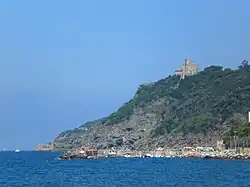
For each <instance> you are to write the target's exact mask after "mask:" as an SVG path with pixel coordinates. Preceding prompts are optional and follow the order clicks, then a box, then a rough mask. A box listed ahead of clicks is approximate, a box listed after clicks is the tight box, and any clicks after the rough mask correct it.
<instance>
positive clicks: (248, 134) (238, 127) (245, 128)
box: [223, 122, 250, 147]
mask: <svg viewBox="0 0 250 187" xmlns="http://www.w3.org/2000/svg"><path fill="white" fill-rule="evenodd" d="M234 136H237V137H238V138H239V139H240V142H239V144H242V142H243V141H242V140H244V139H246V140H250V123H248V122H247V123H240V124H235V125H233V126H232V127H231V129H230V131H228V132H226V133H225V134H224V137H223V140H224V142H225V144H226V146H227V147H228V146H229V144H230V137H231V140H232V138H233V137H234Z"/></svg>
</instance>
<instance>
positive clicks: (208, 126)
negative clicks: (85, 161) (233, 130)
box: [74, 61, 250, 137]
mask: <svg viewBox="0 0 250 187" xmlns="http://www.w3.org/2000/svg"><path fill="white" fill-rule="evenodd" d="M157 102H158V105H157V106H156V105H155V103H157ZM159 103H160V104H159ZM138 108H140V110H142V111H145V113H147V111H148V110H147V111H146V110H145V108H147V109H148V108H151V109H152V112H154V113H155V114H156V116H157V117H156V118H155V120H156V121H157V125H156V126H155V130H154V131H153V132H152V137H157V136H161V135H167V134H170V133H178V132H182V133H184V134H188V133H192V134H195V133H204V135H206V134H207V133H208V131H216V130H218V129H220V125H221V124H222V123H223V122H225V121H226V120H228V119H229V118H231V117H232V116H233V114H237V113H239V114H244V115H246V116H247V112H248V111H250V65H248V62H247V61H243V63H242V64H241V65H240V66H239V68H238V69H236V70H232V69H229V68H227V69H223V67H221V66H210V67H207V68H205V69H204V71H201V72H199V73H198V74H196V75H193V76H188V77H186V78H185V79H184V80H180V77H178V76H175V75H174V76H169V77H167V78H164V79H161V80H159V81H157V82H155V83H151V84H144V85H141V86H140V87H139V88H138V90H137V92H136V94H135V96H134V97H133V98H132V99H131V100H130V101H129V102H127V103H125V104H124V105H123V106H122V107H120V108H119V109H118V110H117V111H116V112H114V113H112V114H111V115H110V116H108V117H106V118H102V119H100V120H96V121H93V122H88V123H86V124H85V125H95V124H102V125H116V124H118V123H121V122H126V121H128V120H129V119H130V118H131V116H132V115H133V114H134V111H135V109H138ZM85 125H83V126H81V127H84V126H85ZM227 125H228V124H227ZM231 125H232V124H231ZM228 126H230V124H229V125H228ZM243 126H244V125H243ZM237 128H238V127H237ZM239 128H240V129H241V127H239ZM242 129H243V130H238V132H239V133H240V132H241V133H243V132H244V133H245V132H246V130H245V129H246V128H245V126H244V128H243V127H242ZM74 131H75V132H77V133H76V134H77V136H78V135H79V134H81V133H83V131H82V130H81V131H76V130H74ZM247 132H248V133H249V131H247Z"/></svg>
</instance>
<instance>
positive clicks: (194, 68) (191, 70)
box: [175, 58, 199, 79]
mask: <svg viewBox="0 0 250 187" xmlns="http://www.w3.org/2000/svg"><path fill="white" fill-rule="evenodd" d="M198 71H199V65H198V64H194V63H192V61H191V60H189V59H188V58H186V59H185V61H184V64H182V66H181V68H180V69H179V70H176V71H175V73H176V75H178V76H180V77H181V79H184V78H185V76H190V75H194V74H196V73H198Z"/></svg>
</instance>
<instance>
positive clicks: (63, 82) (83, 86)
mask: <svg viewBox="0 0 250 187" xmlns="http://www.w3.org/2000/svg"><path fill="white" fill-rule="evenodd" d="M249 7H250V1H249V0H240V1H235V0H220V1H219V0H209V1H201V0H172V1H170V0H151V1H149V0H119V1H118V0H105V1H103V0H89V1H83V0H78V1H77V0H74V1H63V0H53V1H51V0H43V1H34V0H25V1H14V0H8V1H1V2H0V75H1V78H0V87H1V91H0V149H2V148H7V149H15V148H20V149H32V148H33V147H34V146H35V145H36V144H38V143H46V142H48V141H51V140H53V139H54V138H55V137H56V136H57V135H58V133H60V132H61V131H64V130H67V129H72V128H75V127H78V126H79V125H81V124H82V123H84V122H85V121H88V120H92V119H95V118H99V117H102V116H106V115H108V114H110V113H111V112H113V111H115V110H116V109H117V108H118V107H119V106H121V105H122V104H123V103H124V102H126V101H127V100H129V99H130V98H131V97H132V96H133V95H134V93H135V91H136V88H137V87H138V85H140V84H142V83H145V82H152V81H156V80H158V79H161V78H164V77H166V76H168V75H169V74H173V73H174V70H175V69H176V68H178V67H179V65H181V63H183V61H184V58H185V57H190V59H191V60H194V61H195V62H197V63H199V64H200V66H201V67H205V66H209V65H212V64H213V65H223V66H227V67H236V66H238V64H239V63H240V61H241V60H243V59H250V51H249V46H250V35H249V33H250V24H249V23H250V11H249Z"/></svg>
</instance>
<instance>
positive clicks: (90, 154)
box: [59, 151, 250, 160]
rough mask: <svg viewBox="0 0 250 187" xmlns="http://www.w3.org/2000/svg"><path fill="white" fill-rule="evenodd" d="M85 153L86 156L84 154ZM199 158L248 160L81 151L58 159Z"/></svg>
mask: <svg viewBox="0 0 250 187" xmlns="http://www.w3.org/2000/svg"><path fill="white" fill-rule="evenodd" d="M86 153H87V154H86ZM120 157H123V158H154V157H155V158H159V157H160V158H199V159H217V160H250V155H243V154H241V155H240V154H233V155H199V156H198V155H195V156H194V155H185V156H184V155H171V156H169V155H152V154H143V155H138V154H134V155H119V154H111V153H109V154H107V155H103V154H102V155H99V154H94V152H83V151H80V152H79V151H78V152H76V151H74V152H71V151H68V152H65V153H63V154H62V155H61V156H60V157H59V159H60V160H82V159H98V158H120Z"/></svg>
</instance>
